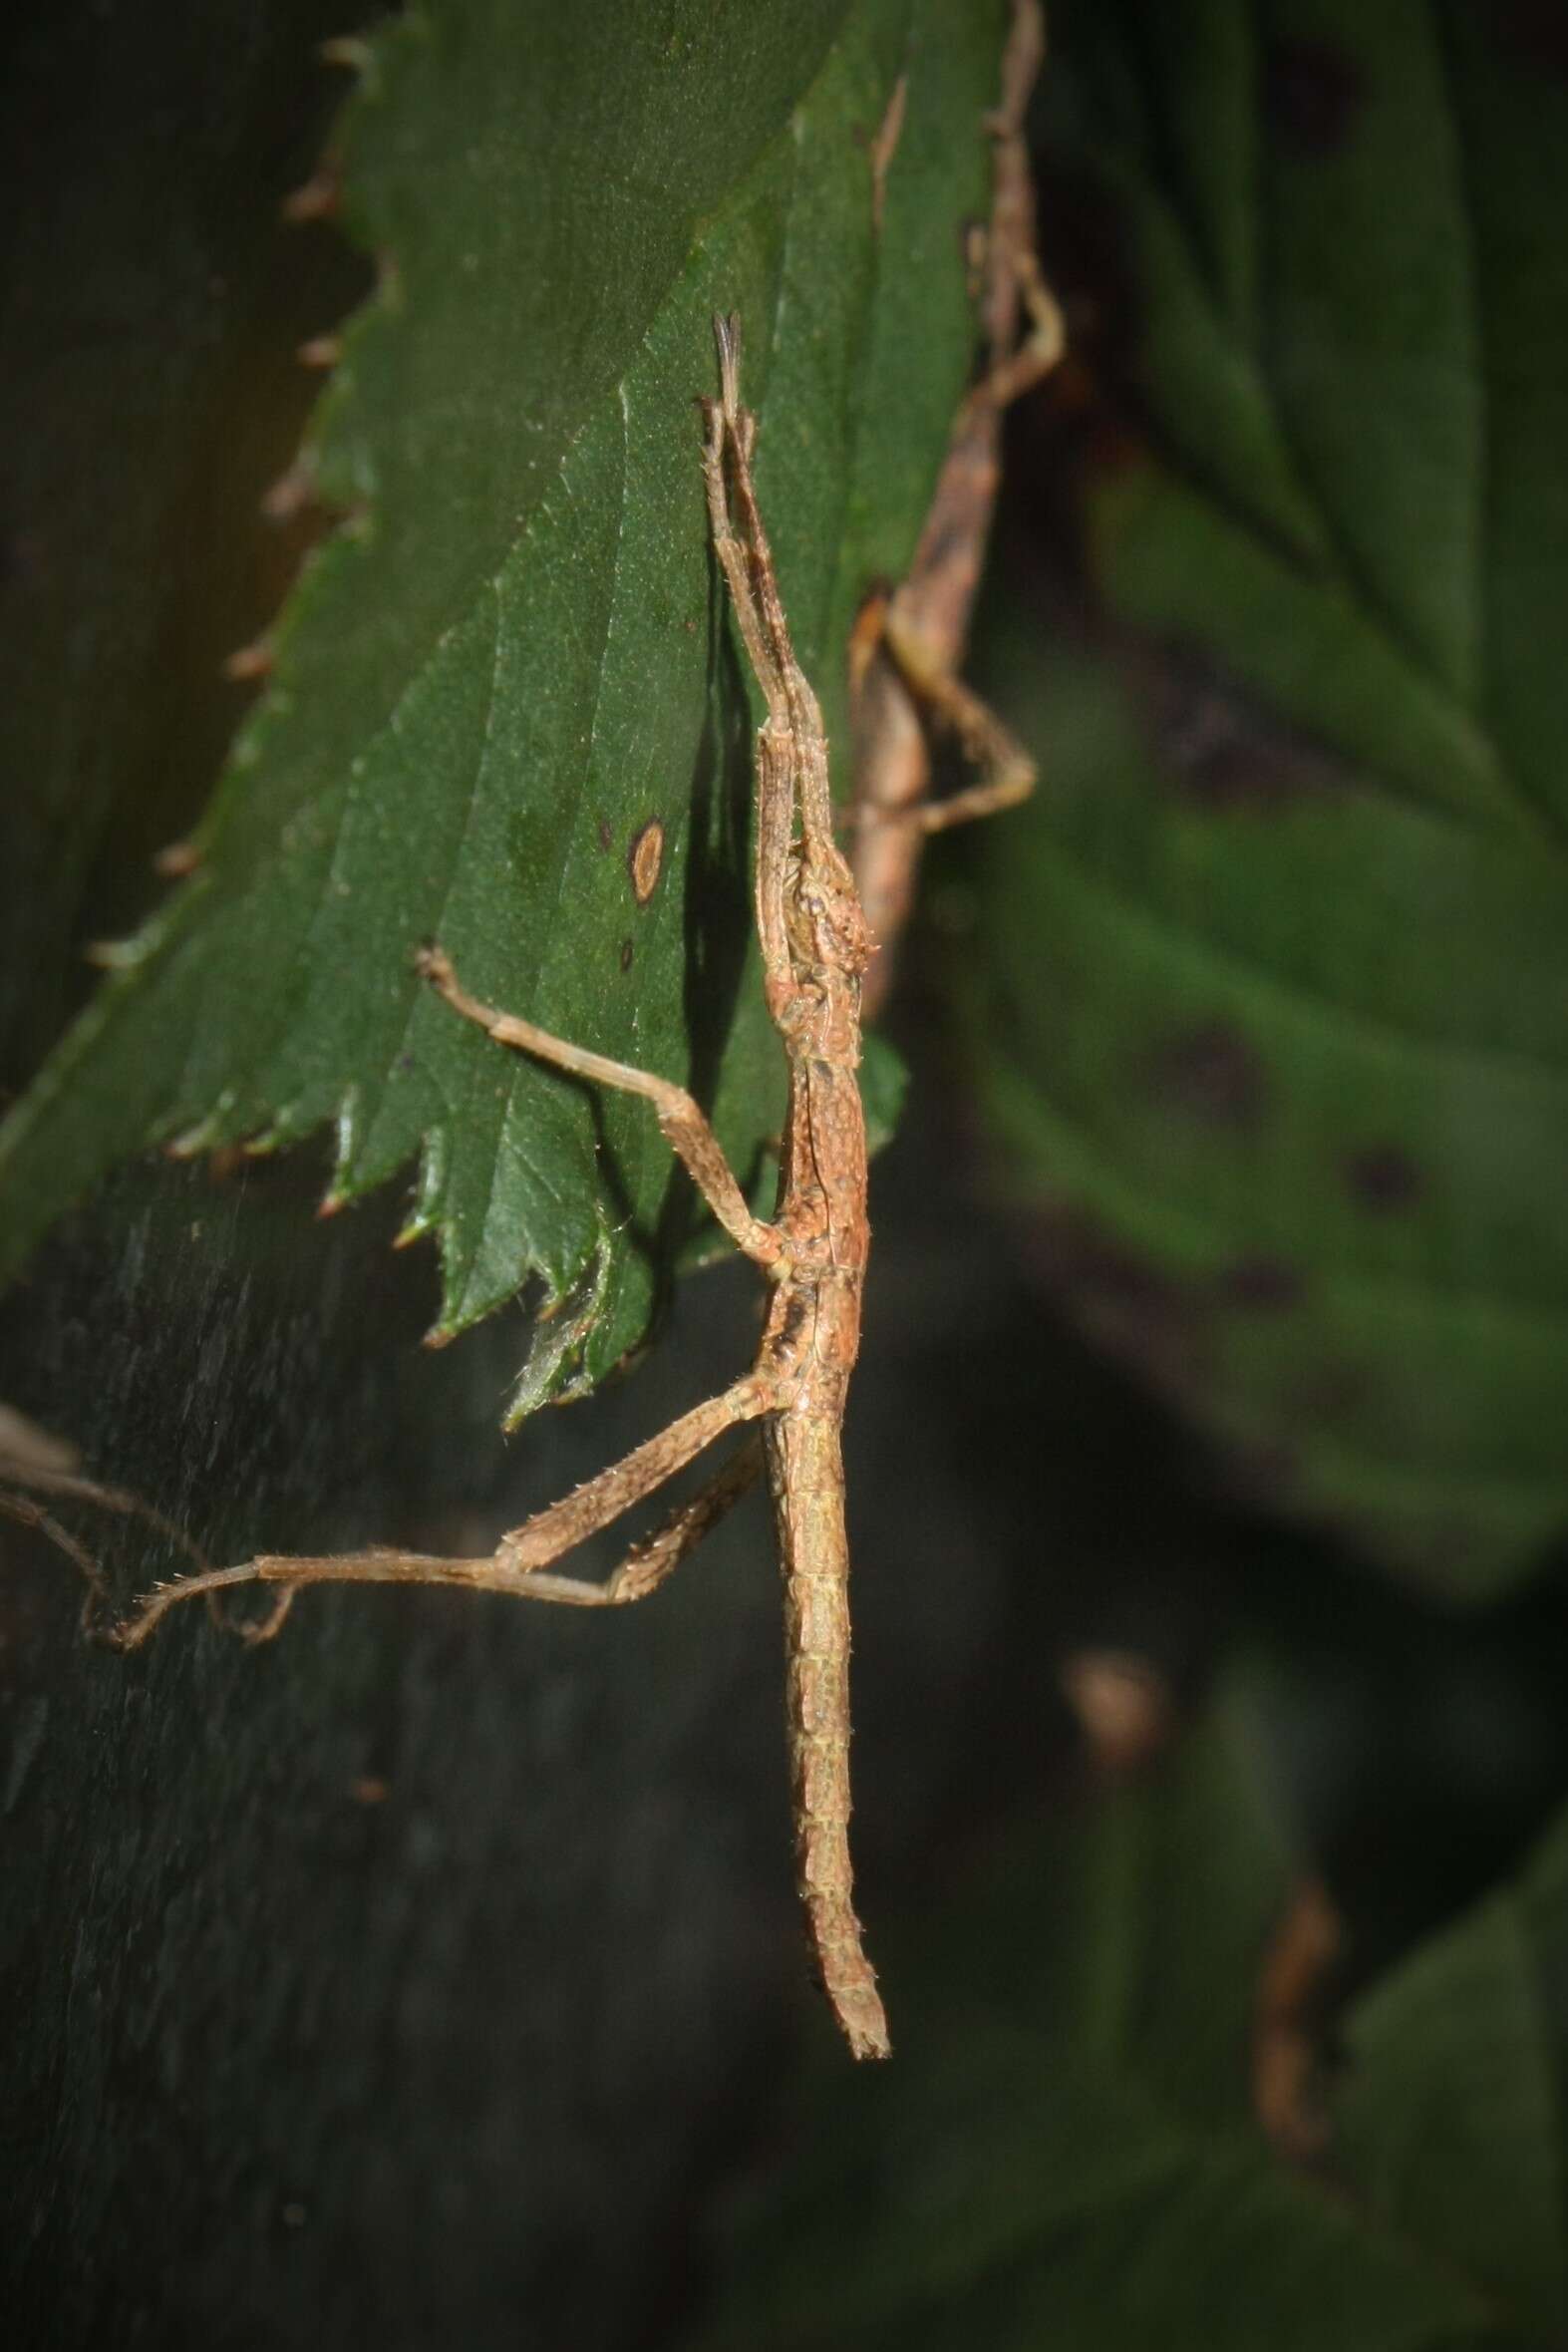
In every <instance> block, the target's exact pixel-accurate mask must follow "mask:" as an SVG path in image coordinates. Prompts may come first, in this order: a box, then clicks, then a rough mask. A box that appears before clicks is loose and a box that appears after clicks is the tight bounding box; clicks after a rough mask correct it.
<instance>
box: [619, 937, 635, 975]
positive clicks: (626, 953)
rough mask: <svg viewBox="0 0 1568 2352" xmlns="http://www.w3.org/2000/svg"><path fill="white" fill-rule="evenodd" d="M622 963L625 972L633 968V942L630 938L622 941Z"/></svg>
mask: <svg viewBox="0 0 1568 2352" xmlns="http://www.w3.org/2000/svg"><path fill="white" fill-rule="evenodd" d="M620 965H621V970H622V971H623V972H629V971H630V970H631V968H632V943H631V941H630V940H629V939H623V940H622V941H621V954H620Z"/></svg>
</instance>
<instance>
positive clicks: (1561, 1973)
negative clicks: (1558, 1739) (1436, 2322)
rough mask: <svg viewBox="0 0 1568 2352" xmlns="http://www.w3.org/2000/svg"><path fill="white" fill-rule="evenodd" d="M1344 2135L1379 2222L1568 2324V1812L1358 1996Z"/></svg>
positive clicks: (1554, 2339)
mask: <svg viewBox="0 0 1568 2352" xmlns="http://www.w3.org/2000/svg"><path fill="white" fill-rule="evenodd" d="M1337 2121H1338V2135H1337V2137H1338V2142H1339V2146H1340V2149H1341V2151H1342V2154H1343V2159H1344V2162H1345V2163H1346V2165H1347V2166H1348V2168H1349V2169H1350V2170H1351V2171H1352V2172H1353V2173H1354V2175H1355V2177H1356V2179H1357V2181H1358V2182H1359V2183H1360V2184H1361V2187H1362V2192H1363V2194H1364V2196H1365V2197H1366V2199H1367V2203H1368V2206H1369V2208H1370V2210H1371V2211H1372V2212H1373V2213H1374V2214H1375V2216H1376V2217H1377V2219H1378V2221H1379V2222H1380V2223H1381V2224H1382V2225H1384V2226H1386V2227H1387V2228H1389V2229H1391V2230H1397V2231H1399V2232H1400V2234H1401V2235H1403V2236H1405V2237H1408V2238H1414V2239H1418V2240H1420V2241H1422V2242H1424V2243H1428V2244H1432V2245H1440V2246H1445V2247H1446V2248H1447V2249H1448V2252H1449V2256H1450V2258H1451V2259H1452V2260H1453V2261H1454V2262H1455V2263H1456V2264H1458V2265H1460V2266H1461V2267H1462V2268H1463V2269H1464V2270H1465V2271H1467V2272H1468V2273H1469V2274H1470V2275H1471V2276H1473V2277H1475V2278H1478V2279H1483V2280H1484V2281H1485V2282H1486V2285H1487V2287H1488V2288H1489V2289H1490V2290H1491V2292H1492V2293H1494V2294H1495V2295H1496V2297H1497V2298H1498V2300H1499V2302H1501V2303H1505V2304H1508V2305H1511V2306H1512V2307H1513V2308H1515V2309H1516V2310H1518V2311H1519V2312H1520V2313H1521V2314H1522V2315H1523V2316H1524V2317H1525V2318H1526V2319H1527V2321H1528V2323H1529V2326H1530V2329H1531V2331H1532V2333H1534V2334H1537V2335H1538V2336H1539V2337H1540V2338H1541V2339H1542V2340H1543V2341H1547V2342H1551V2343H1561V2342H1562V2340H1563V2338H1564V2335H1565V2334H1568V1815H1564V1816H1562V1817H1560V1818H1559V1820H1558V1822H1557V1823H1556V1825H1555V1827H1554V1828H1553V1829H1552V1831H1551V1832H1550V1834H1549V1835H1548V1836H1547V1838H1546V1839H1545V1840H1544V1841H1543V1844H1542V1847H1541V1849H1540V1851H1539V1853H1538V1854H1537V1855H1536V1857H1535V1859H1534V1860H1533V1862H1532V1863H1531V1865H1530V1867H1529V1868H1528V1869H1527V1870H1526V1871H1525V1872H1524V1874H1523V1876H1522V1877H1521V1878H1520V1879H1519V1880H1518V1882H1517V1883H1516V1884H1515V1885H1513V1886H1509V1887H1506V1888H1505V1889H1504V1890H1503V1891H1502V1892H1501V1893H1499V1894H1497V1895H1495V1896H1494V1897H1492V1899H1491V1900H1489V1901H1487V1902H1485V1903H1482V1904H1481V1905H1480V1906H1479V1908H1478V1909H1476V1910H1475V1911H1473V1912H1472V1913H1471V1914H1470V1915H1469V1916H1468V1917H1467V1918H1464V1919H1462V1920H1460V1922H1459V1923H1458V1925H1457V1926H1455V1927H1453V1928H1451V1929H1450V1930H1449V1931H1448V1932H1447V1933H1446V1934H1444V1935H1440V1936H1438V1937H1436V1938H1434V1940H1433V1941H1432V1942H1431V1943H1430V1944H1429V1945H1427V1946H1425V1947H1423V1948H1422V1949H1421V1950H1420V1951H1418V1952H1416V1953H1415V1954H1414V1956H1413V1957H1412V1958H1411V1959H1410V1960H1409V1961H1407V1962H1406V1964H1405V1965H1404V1966H1403V1967H1401V1968H1399V1969H1397V1970H1396V1971H1395V1972H1394V1974H1393V1975H1392V1976H1390V1977H1389V1978H1388V1980H1387V1981H1386V1982H1385V1983H1383V1984H1381V1985H1379V1986H1377V1987H1376V1988H1375V1989H1374V1990H1373V1991H1372V1992H1371V1993H1370V1994H1369V1995H1368V1996H1367V1997H1366V1999H1364V2000H1363V2001H1362V2002H1360V2003H1359V2005H1358V2007H1357V2009H1356V2011H1355V2013H1354V2015H1353V2017H1352V2019H1351V2023H1350V2027H1349V2031H1348V2033H1347V2035H1346V2038H1345V2078H1344V2087H1343V2089H1342V2092H1341V2095H1340V2098H1339V2102H1338V2117H1337Z"/></svg>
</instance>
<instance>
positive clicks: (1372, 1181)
mask: <svg viewBox="0 0 1568 2352" xmlns="http://www.w3.org/2000/svg"><path fill="white" fill-rule="evenodd" d="M1345 1181H1346V1183H1347V1184H1348V1185H1349V1186H1350V1190H1351V1197H1352V1198H1353V1199H1354V1200H1356V1201H1358V1202H1359V1203H1360V1205H1361V1206H1362V1207H1363V1208H1367V1209H1370V1210H1371V1211H1372V1212H1373V1214H1374V1215H1375V1216H1387V1215H1391V1214H1394V1213H1396V1212H1398V1211H1399V1210H1400V1209H1404V1208H1409V1207H1410V1206H1411V1203H1412V1202H1413V1201H1415V1200H1416V1199H1418V1198H1419V1196H1420V1189H1421V1174H1420V1170H1419V1169H1418V1168H1417V1167H1416V1165H1415V1163H1414V1161H1413V1160H1412V1159H1411V1156H1410V1154H1409V1152H1406V1151H1404V1150H1403V1149H1402V1148H1401V1147H1400V1145H1398V1144H1370V1145H1369V1146H1368V1147H1367V1149H1366V1150H1365V1151H1362V1152H1353V1153H1352V1154H1351V1155H1350V1158H1349V1159H1348V1160H1347V1161H1346V1163H1345Z"/></svg>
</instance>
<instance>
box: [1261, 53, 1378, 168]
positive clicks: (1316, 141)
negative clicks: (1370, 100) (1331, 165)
mask: <svg viewBox="0 0 1568 2352" xmlns="http://www.w3.org/2000/svg"><path fill="white" fill-rule="evenodd" d="M1366 96H1367V86H1366V81H1365V78H1364V77H1363V74H1362V71H1361V68H1360V67H1359V66H1358V65H1357V64H1356V62H1355V60H1354V59H1352V58H1349V57H1347V56H1346V55H1345V53H1344V51H1343V50H1340V49H1336V48H1335V46H1334V45H1333V43H1332V42H1329V41H1275V42H1272V43H1271V44H1270V46H1269V51H1268V55H1267V56H1266V58H1265V59H1264V65H1263V112H1264V116H1265V119H1266V120H1267V122H1268V125H1269V128H1270V129H1271V130H1272V131H1273V132H1274V134H1275V136H1276V138H1277V139H1278V141H1279V144H1280V145H1281V147H1283V148H1286V149H1293V150H1294V151H1295V153H1296V154H1297V155H1299V156H1332V155H1333V154H1334V153H1335V151H1336V150H1337V149H1339V148H1342V147H1343V146H1344V145H1345V142H1346V141H1347V139H1348V138H1349V137H1350V135H1351V131H1352V129H1353V127H1354V125H1355V121H1356V118H1357V116H1358V115H1359V114H1360V112H1361V109H1362V106H1363V104H1364V102H1365V100H1366Z"/></svg>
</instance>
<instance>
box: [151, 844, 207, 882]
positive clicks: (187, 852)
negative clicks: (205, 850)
mask: <svg viewBox="0 0 1568 2352" xmlns="http://www.w3.org/2000/svg"><path fill="white" fill-rule="evenodd" d="M200 863H201V851H200V849H199V848H198V847H197V845H196V843H195V842H194V841H167V842H165V843H164V845H163V847H162V848H161V849H156V850H155V851H154V853H153V871H154V872H155V873H156V874H161V876H162V877H163V879H164V880H165V881H169V882H177V881H180V880H182V879H183V877H184V876H185V875H186V874H187V873H194V872H195V870H196V868H197V866H198V865H199V864H200Z"/></svg>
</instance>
